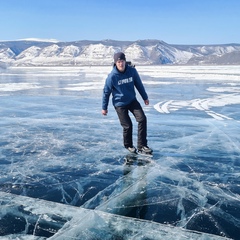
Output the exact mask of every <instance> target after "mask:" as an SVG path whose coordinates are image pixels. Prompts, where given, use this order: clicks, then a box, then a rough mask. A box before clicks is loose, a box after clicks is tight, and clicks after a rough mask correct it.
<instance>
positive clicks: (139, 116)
mask: <svg viewBox="0 0 240 240" xmlns="http://www.w3.org/2000/svg"><path fill="white" fill-rule="evenodd" d="M115 109H116V112H117V114H118V118H119V121H120V124H121V126H122V127H123V144H124V147H126V148H128V147H132V146H133V139H132V133H133V124H132V121H131V118H130V116H129V111H130V112H131V113H132V114H133V115H134V117H135V119H136V121H137V122H138V142H137V147H138V148H141V147H143V146H147V118H146V116H145V114H144V112H143V109H142V107H141V105H140V103H139V102H138V101H137V100H134V101H133V102H131V103H130V104H129V105H126V106H123V107H115Z"/></svg>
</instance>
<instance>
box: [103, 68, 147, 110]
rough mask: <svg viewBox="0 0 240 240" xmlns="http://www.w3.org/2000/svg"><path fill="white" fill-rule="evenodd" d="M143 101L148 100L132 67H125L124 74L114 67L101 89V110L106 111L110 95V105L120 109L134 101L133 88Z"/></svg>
mask: <svg viewBox="0 0 240 240" xmlns="http://www.w3.org/2000/svg"><path fill="white" fill-rule="evenodd" d="M134 86H135V87H136V89H137V90H138V92H139V93H140V95H141V97H142V98H143V100H147V99H148V95H147V93H146V91H145V89H144V86H143V84H142V81H141V79H140V77H139V75H138V72H137V70H136V69H135V68H134V67H131V66H129V65H126V69H125V71H124V72H119V71H118V70H117V67H116V66H114V67H113V69H112V71H111V73H110V74H109V75H108V77H107V79H106V82H105V86H104V89H103V99H102V109H103V110H107V109H108V102H109V97H110V95H111V94H112V103H113V106H115V107H122V106H126V105H128V104H130V103H131V102H132V101H133V100H135V99H136V93H135V88H134Z"/></svg>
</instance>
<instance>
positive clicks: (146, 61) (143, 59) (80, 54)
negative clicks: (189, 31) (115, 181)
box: [0, 39, 240, 66]
mask: <svg viewBox="0 0 240 240" xmlns="http://www.w3.org/2000/svg"><path fill="white" fill-rule="evenodd" d="M117 51H123V52H125V54H126V57H127V60H128V61H131V62H133V63H134V64H136V65H160V64H169V65H186V64H187V65H226V64H229V65H230V64H240V44H222V45H174V44H168V43H166V42H164V41H161V40H149V39H148V40H138V41H116V40H109V39H108V40H102V41H90V40H82V41H74V42H58V41H47V40H37V39H25V40H18V41H2V42H0V62H1V64H2V65H3V64H7V65H10V66H47V65H50V66H59V65H61V66H63V65H111V64H112V61H113V54H114V53H115V52H117Z"/></svg>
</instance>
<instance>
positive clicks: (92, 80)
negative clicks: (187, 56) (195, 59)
mask: <svg viewBox="0 0 240 240" xmlns="http://www.w3.org/2000/svg"><path fill="white" fill-rule="evenodd" d="M110 70H111V66H110V67H45V68H40V67H38V68H27V67H26V68H23V67H22V68H10V69H2V70H1V69H0V101H1V106H0V116H1V119H0V129H1V130H0V131H1V138H0V146H1V148H0V173H1V174H0V203H1V212H0V239H89V240H92V239H99V240H100V239H101V240H102V239H124V240H125V239H142V240H143V239H144V240H145V239H148V240H149V239H164V240H167V239H171V240H172V239H174V240H176V239H184V240H185V239H204V240H205V239H228V238H231V239H239V236H240V159H239V155H240V136H239V128H240V111H239V109H240V66H179V67H177V66H137V70H138V71H139V74H140V76H141V77H142V80H143V83H144V85H145V88H146V91H147V93H148V95H149V100H150V105H149V106H143V101H142V100H141V99H140V97H138V100H139V101H140V102H141V104H142V106H143V107H144V110H145V113H146V115H147V118H148V143H149V146H150V147H151V148H153V149H154V156H153V158H152V159H151V161H150V162H148V163H147V162H145V161H143V159H142V158H141V157H139V158H137V159H131V160H132V161H131V162H130V163H126V161H125V159H126V157H128V153H127V151H126V150H125V149H124V148H123V144H122V129H121V126H120V124H119V122H118V118H117V115H116V113H115V110H114V109H113V107H112V105H111V102H110V104H109V106H110V108H109V114H108V116H102V115H101V97H102V88H103V85H104V81H105V79H106V76H107V74H108V73H109V72H110ZM134 134H135V137H134V140H135V142H136V123H135V122H134Z"/></svg>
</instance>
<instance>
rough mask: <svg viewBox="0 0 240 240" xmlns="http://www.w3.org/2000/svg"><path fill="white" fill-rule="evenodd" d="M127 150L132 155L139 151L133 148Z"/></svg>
mask: <svg viewBox="0 0 240 240" xmlns="http://www.w3.org/2000/svg"><path fill="white" fill-rule="evenodd" d="M127 150H128V151H129V152H130V153H137V149H136V148H135V147H134V146H132V147H127Z"/></svg>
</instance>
